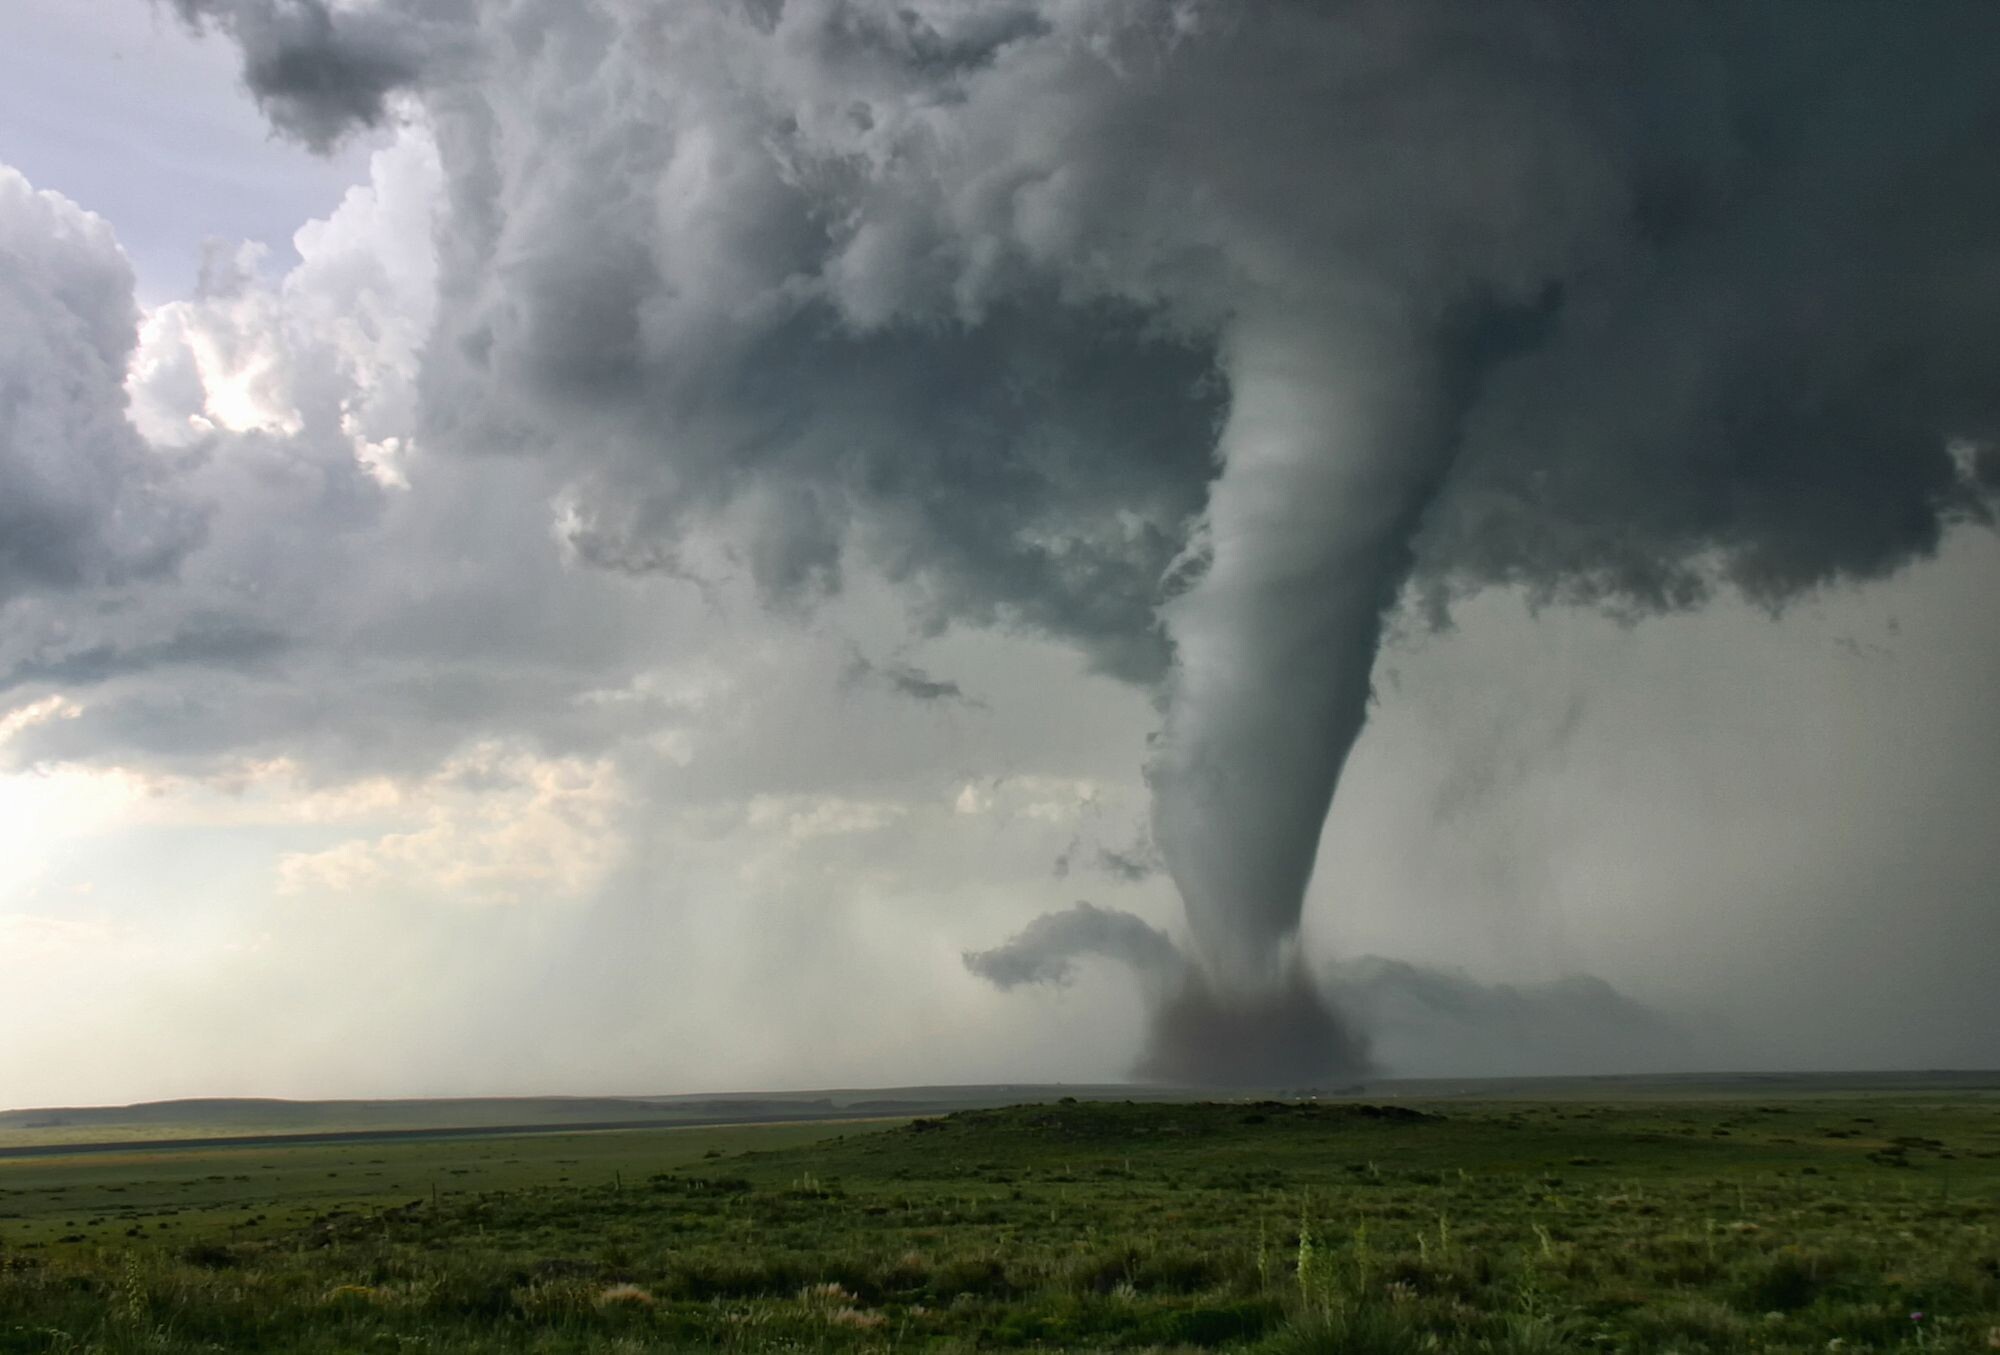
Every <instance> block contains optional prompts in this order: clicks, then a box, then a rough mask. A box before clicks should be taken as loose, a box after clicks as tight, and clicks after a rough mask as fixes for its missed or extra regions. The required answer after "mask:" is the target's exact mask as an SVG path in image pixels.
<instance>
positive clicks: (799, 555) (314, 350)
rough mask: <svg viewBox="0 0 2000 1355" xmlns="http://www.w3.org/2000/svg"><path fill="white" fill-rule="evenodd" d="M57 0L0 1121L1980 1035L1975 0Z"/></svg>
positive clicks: (1981, 341)
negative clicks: (1146, 936) (1358, 1046)
mask: <svg viewBox="0 0 2000 1355" xmlns="http://www.w3.org/2000/svg"><path fill="white" fill-rule="evenodd" d="M88 8H89V11H90V12H89V13H88V14H87V15H86V14H85V13H83V12H82V11H83V7H80V6H77V5H74V4H67V3H57V0H17V2H16V3H14V4H10V5H9V6H7V7H6V10H5V13H4V14H0V166H5V167H6V168H0V1030H5V1031H6V1032H7V1036H6V1038H5V1039H0V1105H17V1106H18V1105H33V1104H54V1103H75V1102H123V1101H131V1100H138V1099H146V1098H155V1097H165V1096H176V1095H231V1094H236V1095H282V1096H302V1097H304V1096H341V1095H354V1096H362V1095H391V1094H396V1095H427V1094H436V1095H446V1094H467V1093H529V1092H578V1093H583V1092H673V1091H697V1090H710V1089H742V1088H757V1087H780V1086H783V1087H818V1086H839V1085H887V1084H897V1083H917V1082H973V1081H999V1080H1030V1079H1032V1080H1110V1079H1116V1078H1119V1077H1123V1076H1125V1075H1126V1074H1127V1073H1128V1072H1129V1071H1130V1070H1131V1069H1132V1068H1133V1066H1134V1064H1135V1060H1136V1059H1137V1058H1138V1057H1139V1055H1140V1051H1141V1050H1142V1048H1144V1047H1146V1045H1147V1042H1148V1039H1149V1036H1148V1033H1147V1031H1148V1023H1149V1021H1150V1020H1152V1019H1153V1015H1152V1014H1154V1013H1156V1009H1157V997H1156V996H1149V993H1148V987H1147V984H1148V979H1147V975H1146V973H1145V972H1143V966H1141V969H1140V971H1139V972H1135V971H1134V970H1133V968H1132V967H1131V966H1130V965H1126V964H1120V963H1118V959H1119V956H1120V954H1121V953H1122V952H1120V951H1119V950H1118V948H1117V946H1115V945H1112V944H1111V943H1109V942H1107V941H1105V940H1104V939H1102V938H1099V939H1098V940H1097V941H1094V942H1090V943H1088V944H1082V945H1075V946H1072V949H1073V950H1074V953H1073V954H1071V953H1069V952H1067V951H1066V952H1064V953H1062V954H1052V955H1050V956H1047V957H1043V958H1044V959H1046V960H1047V962H1048V963H1047V966H1046V967H1045V968H1044V969H1041V970H1037V971H1036V973H1035V974H1034V975H1033V977H1037V978H1059V980H1060V981H1055V982H1039V983H1022V984H1017V985H1016V986H1013V987H1008V988H1002V987H999V986H996V984H995V983H992V982H989V981H988V978H987V977H982V975H981V974H979V973H975V972H973V970H972V969H970V968H968V966H967V964H966V963H965V962H964V959H963V957H964V955H965V954H966V953H967V952H979V951H985V950H989V949H990V948H992V947H995V946H997V945H999V944H1000V943H1002V942H1005V941H1006V940H1007V939H1008V938H1010V937H1013V936H1015V935H1017V934H1019V933H1022V931H1023V929H1024V928H1027V927H1029V926H1030V924H1031V923H1032V922H1033V921H1034V919H1036V918H1037V917H1040V916H1042V915H1044V914H1048V913H1051V912H1056V911H1059V910H1063V909H1066V908H1068V907H1069V906H1070V905H1071V904H1073V903H1075V902H1077V901H1089V902H1091V903H1092V904H1094V905H1097V906H1098V907H1099V908H1101V909H1104V910H1117V911H1120V912H1124V913H1129V914H1132V915H1133V916H1135V917H1136V918H1138V919H1140V920H1142V921H1143V922H1144V923H1146V924H1148V925H1149V926H1150V927H1151V928H1152V929H1156V930H1157V931H1158V932H1161V933H1164V934H1165V936H1167V937H1168V938H1170V939H1171V940H1172V942H1173V943H1174V946H1175V947H1176V948H1177V950H1178V953H1181V954H1184V955H1186V956H1187V957H1189V961H1188V962H1189V963H1190V964H1191V965H1192V966H1193V967H1194V968H1195V969H1197V970H1201V971H1203V972H1208V973H1210V974H1212V975H1214V976H1216V982H1217V983H1218V984H1221V985H1222V986H1223V987H1224V988H1227V987H1228V985H1229V984H1230V983H1233V982H1236V979H1235V978H1233V977H1232V976H1234V975H1238V974H1241V973H1249V972H1250V971H1252V970H1255V969H1256V967H1257V966H1258V965H1261V964H1264V963H1266V961H1267V960H1268V959H1269V957H1270V956H1274V955H1279V954H1283V955H1290V954H1292V953H1293V951H1294V950H1296V951H1297V953H1298V954H1300V955H1301V956H1302V957H1303V960H1304V963H1305V967H1306V969H1307V970H1308V971H1309V972H1310V973H1312V974H1313V975H1315V976H1318V978H1319V980H1320V981H1321V982H1322V983H1323V984H1324V986H1325V987H1326V988H1327V991H1328V992H1329V994H1330V995H1331V998H1332V1001H1333V1003H1334V1005H1335V1006H1336V1007H1338V1008H1340V1009H1341V1010H1342V1011H1343V1012H1344V1013H1345V1014H1346V1019H1348V1020H1349V1021H1350V1022H1351V1023H1353V1024H1354V1025H1355V1026H1356V1027H1358V1028H1359V1029H1361V1030H1362V1031H1363V1032H1364V1034H1365V1036H1366V1038H1367V1039H1368V1040H1369V1042H1370V1045H1371V1047H1372V1050H1373V1056H1372V1057H1373V1059H1374V1062H1375V1065H1376V1066H1377V1067H1379V1068H1380V1069H1381V1070H1383V1071H1385V1072H1391V1073H1413V1074H1428V1073H1454V1074H1476V1073H1494V1074H1505V1073H1517V1072H1529V1071H1623V1070H1635V1071H1636V1070H1657V1069H1669V1068H1683V1069H1692V1068H1717V1067H1788V1068H1856V1067H1868V1068H1876V1067H1969V1066H1985V1067H1991V1066H1994V1065H1995V1064H1996V1063H2000V983H1996V982H1995V981H1994V975H1993V972H1992V971H1993V963H1994V962H1993V958H1992V957H1993V956H1994V955H1996V954H2000V885H1996V883H1995V882H1996V880H2000V831H1996V808H1995V807H1996V806H2000V719H1996V718H1995V711H1994V704H1993V693H1994V691H1995V690H1996V682H2000V608H1996V607H1995V606H1994V602H1993V599H1994V585H1995V582H1996V580H2000V541H1996V537H1995V534H1994V532H1993V531H1992V529H1991V508H1992V495H1993V489H1994V486H1995V484H1996V483H2000V455H1996V454H1995V453H1994V452H1993V450H1992V448H1993V445H1994V442H1993V439H1994V437H1995V434H1996V432H2000V231H1996V226H2000V187H1996V186H2000V174H1996V173H1995V171H1996V169H2000V165H1996V164H1995V163H1994V160H1995V158H1996V152H1995V150H1994V142H1993V140H1992V138H1991V137H1990V135H1983V134H1981V132H1980V129H1982V128H1990V127H1991V126H1992V125H1993V120H1994V119H1995V118H1996V117H2000V107H1996V102H1995V97H1996V96H1995V93H1994V91H1993V90H1992V89H1991V87H1990V86H1991V82H1990V81H1988V80H1986V79H1985V78H1984V75H1983V73H1982V72H1983V67H1982V65H1981V63H1979V62H1977V61H1973V60H1971V59H1970V58H1969V57H1968V56H1967V55H1966V54H1967V53H1968V52H1975V53H1976V52H1978V51H1980V50H1981V48H1980V43H1981V42H1984V41H1986V40H1987V39H1988V38H1989V37H1991V36H1993V35H1992V34H1990V33H1989V32H1988V31H1987V28H1988V27H1989V26H1990V22H1991V19H1992V15H1993V13H1994V12H1993V11H1991V10H1990V9H1989V8H1986V7H1984V6H1983V5H1977V4H1975V5H1963V6H1959V5H1953V4H1949V3H1940V4H1938V5H1936V6H1934V7H1931V8H1929V9H1927V11H1926V13H1927V14H1928V15H1929V16H1930V18H1931V20H1932V21H1933V22H1932V23H1931V24H1930V26H1929V27H1924V26H1922V25H1912V26H1910V28H1909V30H1908V31H1899V32H1898V33H1895V34H1888V35H1885V34H1880V33H1874V32H1871V31H1869V30H1868V26H1867V23H1866V22H1865V20H1864V19H1857V20H1856V22H1855V23H1854V24H1852V25H1847V26H1842V25H1833V26H1831V27H1832V29H1833V30H1839V31H1826V32H1818V30H1815V31H1816V32H1818V36H1817V37H1816V38H1815V39H1814V41H1813V42H1810V43H1807V42H1792V43H1791V45H1790V46H1785V47H1783V48H1782V50H1783V52H1784V56H1783V58H1782V59H1778V58H1774V57H1773V56H1772V52H1773V51H1774V50H1779V49H1778V48H1774V47H1770V46H1767V44H1774V43H1775V44H1784V43H1786V42H1787V40H1788V39H1794V38H1796V37H1797V33H1798V31H1803V30H1795V29H1794V28H1793V27H1790V26H1788V25H1793V24H1794V23H1795V22H1796V21H1797V20H1798V16H1800V15H1802V14H1806V13H1807V12H1808V11H1810V9H1811V7H1810V6H1807V7H1805V9H1799V8H1798V7H1795V6H1785V5H1781V4H1771V5H1768V6H1763V7H1755V6H1753V7H1751V12H1752V13H1753V14H1754V15H1755V16H1756V20H1755V21H1754V22H1753V21H1750V20H1744V21H1741V22H1724V21H1723V20H1722V19H1720V18H1718V17H1717V15H1718V14H1719V13H1720V11H1701V13H1703V14H1706V15H1707V16H1708V19H1707V20H1704V21H1695V20H1689V21H1688V22H1686V23H1683V22H1681V21H1679V20H1672V19H1668V18H1665V17H1664V15H1665V9H1664V8H1663V9H1662V10H1661V11H1660V12H1659V14H1657V15H1655V17H1654V19H1653V20H1650V21H1649V20H1644V19H1643V18H1642V19H1632V18H1630V17H1629V16H1630V15H1632V14H1640V15H1643V14H1644V13H1645V11H1643V10H1640V9H1639V8H1637V7H1634V8H1633V9H1632V10H1629V11H1627V14H1628V17H1627V18H1624V19H1617V20H1615V21H1614V20H1611V19H1604V18H1602V17H1601V16H1600V17H1599V18H1589V19H1586V18H1581V17H1579V15H1580V14H1581V13H1582V12H1581V11H1578V10H1577V9H1575V8H1574V7H1570V6H1564V5H1556V4H1548V3H1531V2H1529V0H1523V2H1522V3H1505V4H1495V5H1493V6H1491V7H1490V8H1487V9H1484V10H1482V11H1481V15H1482V17H1480V18H1478V19H1476V20H1472V19H1468V18H1467V15H1468V14H1469V12H1470V11H1468V10H1467V9H1465V8H1464V7H1458V6H1455V5H1453V4H1450V3H1442V2H1441V3H1440V4H1437V5H1430V4H1406V5H1390V4H1386V3H1382V4H1367V3H1360V4H1354V5H1350V6H1331V7H1310V6H1291V5H1286V4H1282V3H1276V0H1274V2H1273V3H1271V4H1268V5H1259V6H1252V7H1249V8H1247V9H1245V10H1244V11H1243V12H1242V14H1241V15H1240V16H1235V17H1230V16H1227V15H1224V14H1222V13H1221V10H1220V9H1219V8H1218V7H1215V6H1211V5H1208V4H1205V3H1199V2H1197V0H1180V2H1178V3H1166V0H1160V2H1159V3H1152V2H1151V0H1117V3H1107V4H1105V5H1102V6H1095V7H1093V6H1082V7H1079V6H1074V5H1069V4H1065V3H1060V2H1059V0H1018V3H1017V2H1016V0H1006V3H1000V2H999V0H994V3H991V4H984V5H962V4H956V3H951V2H950V0H926V3H919V4H915V5H902V6H891V5H887V4H875V3H872V0H794V2H793V3H787V4H784V5H776V4H763V3H759V4H749V3H744V4H735V3H725V2H724V0H713V3H710V0H702V3H699V4H687V5H673V6H663V5H652V4H647V3H641V2H640V0H601V2H600V3H593V4H575V3H571V2H570V0H563V2H562V3H556V0H549V3H547V4H541V3H528V4H524V5H519V6H515V7H513V8H512V9H511V10H510V11H509V14H510V15H511V17H507V18H502V17H500V16H498V15H496V14H495V13H490V12H488V11H487V9H486V8H485V7H483V6H478V5H467V4H463V3H456V2H455V0H356V3H353V4H339V3H337V4H333V5H332V6H331V7H330V8H323V7H322V6H320V5H319V4H318V3H314V2H311V0H287V2H286V3H276V0H270V2H269V3H267V2H266V0H179V2H178V3H176V4H172V5H161V6H155V5H153V4H151V3H148V0H104V3H103V4H102V5H96V4H93V5H91V6H89V7H88ZM1677 12H1678V11H1677ZM1689 12H1692V11H1691V10H1690V11H1689ZM1850 13H1851V14H1854V15H1862V14H1864V11H1862V10H1861V9H1859V8H1857V9H1856V10H1855V11H1851V12H1850ZM1704 23H1706V26H1704ZM197 25H199V27H200V28H201V29H202V30H203V31H202V32H200V33H197V31H196V28H197ZM1620 25H1625V27H1620ZM1849 27H1851V28H1852V30H1853V31H1846V28H1849ZM1985 50H1991V48H1990V47H1987V48H1986V49H1985ZM1788 63H1795V65H1791V64H1788ZM1746 72H1754V73H1755V79H1754V80H1752V79H1751V78H1750V76H1749V75H1748V74H1745V73H1746ZM1829 73H1831V74H1833V75H1838V76H1840V77H1841V78H1840V79H1830V78H1827V77H1828V76H1829ZM1829 90H1835V91H1838V94H1837V97H1836V96H1835V95H1830V94H1829V93H1828V91H1829ZM1885 109H1893V110H1894V112H1893V115H1888V114H1885V113H1884V110H1885ZM1329 430H1332V431H1329ZM1218 477H1219V478H1218ZM1371 687H1372V696H1371V692H1370V688H1371ZM1357 729H1358V737H1356V736H1355V731H1356V730H1357ZM1350 738H1352V739H1353V744H1352V750H1351V753H1350V752H1349V748H1348V740H1349V739H1350ZM1297 749H1304V750H1305V751H1304V752H1303V753H1299V754H1298V755H1297V757H1296V759H1295V758H1294V751H1295V750H1297ZM1149 768H1150V769H1151V771H1150V776H1149ZM1203 778H1207V779H1203ZM1336 780H1337V790H1336V789H1334V786H1335V783H1336ZM1216 786H1222V787H1225V788H1227V789H1228V793H1227V794H1226V795H1224V794H1221V793H1220V792H1213V788H1214V787H1216ZM1190 787H1194V789H1193V790H1190V789H1189V788H1190ZM1327 794H1331V795H1332V806H1331V812H1330V815H1329V816H1328V817H1327V818H1326V825H1325V831H1324V834H1323V835H1322V836H1318V837H1317V838H1315V836H1314V834H1316V833H1317V832H1318V828H1319V822H1320V806H1321V805H1322V804H1323V803H1324V797H1325V796H1326V795H1327ZM1217 795H1219V796H1220V798H1215V797H1216V796H1217ZM1205 797H1206V798H1205ZM1189 805H1194V806H1196V807H1197V808H1198V810H1199V812H1195V811H1190V810H1188V809H1187V806H1189ZM1161 806H1165V807H1166V808H1165V809H1164V810H1163V809H1162V808H1161ZM1176 806H1179V808H1176ZM1301 825H1303V826H1301ZM1244 857H1254V858H1255V859H1254V860H1248V861H1245V860H1242V859H1240V858H1244ZM1293 859H1295V860H1297V861H1299V862H1301V863H1303V864H1302V865H1301V867H1300V869H1301V871H1302V870H1303V868H1304V866H1310V867H1311V877H1310V884H1309V886H1307V887H1306V888H1305V893H1304V897H1303V905H1302V907H1300V908H1297V910H1296V912H1294V911H1292V910H1293V908H1294V905H1295V904H1296V902H1297V900H1296V899H1295V898H1292V899H1290V900H1289V901H1288V899H1287V897H1286V896H1285V894H1284V886H1283V883H1282V880H1280V881H1278V882H1277V883H1275V884H1274V883H1273V882H1272V880H1271V878H1270V877H1271V876H1272V875H1273V874H1274V873H1275V874H1276V875H1278V876H1282V875H1284V873H1285V870H1286V867H1285V865H1284V863H1285V862H1286V861H1287V860H1293ZM1272 862H1277V863H1278V864H1277V865H1276V866H1273V865H1271V864H1270V863H1272ZM1251 896H1254V897H1251ZM1126 958H1128V959H1129V958H1130V957H1129V956H1127V957H1126ZM1254 981H1255V980H1254V976H1253V978H1252V979H1247V980H1244V982H1247V983H1254Z"/></svg>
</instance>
